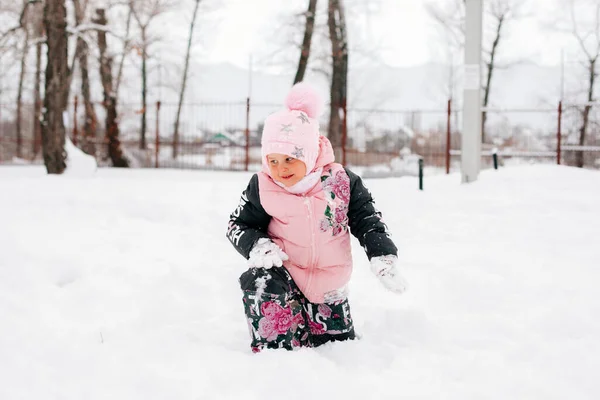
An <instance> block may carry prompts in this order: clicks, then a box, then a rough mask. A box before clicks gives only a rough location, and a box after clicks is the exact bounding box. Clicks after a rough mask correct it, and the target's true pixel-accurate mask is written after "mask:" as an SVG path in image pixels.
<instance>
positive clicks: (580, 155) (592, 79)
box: [575, 58, 598, 168]
mask: <svg viewBox="0 0 600 400" xmlns="http://www.w3.org/2000/svg"><path fill="white" fill-rule="evenodd" d="M596 61H598V59H597V58H593V59H591V60H589V62H590V66H589V69H590V70H589V73H590V75H589V86H588V95H587V101H588V103H591V102H593V101H594V85H595V84H596ZM591 110H592V105H591V104H586V106H585V107H584V108H583V111H582V113H581V116H582V117H583V118H582V119H583V121H582V123H581V128H579V145H580V146H585V140H586V134H587V128H588V125H589V121H590V112H591ZM584 155H585V153H584V152H583V151H582V150H580V151H578V152H577V153H576V158H575V163H576V166H577V167H579V168H583V166H584V165H585V160H584Z"/></svg>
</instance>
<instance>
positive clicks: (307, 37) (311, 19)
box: [294, 0, 317, 84]
mask: <svg viewBox="0 0 600 400" xmlns="http://www.w3.org/2000/svg"><path fill="white" fill-rule="evenodd" d="M316 12H317V0H309V2H308V10H307V11H306V27H305V28H304V39H303V40H302V49H301V51H300V61H298V71H297V72H296V77H295V78H294V84H296V83H298V82H302V81H303V80H304V74H305V73H306V67H307V65H308V57H309V56H310V44H311V42H312V35H313V31H314V28H315V14H316Z"/></svg>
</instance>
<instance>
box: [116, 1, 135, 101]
mask: <svg viewBox="0 0 600 400" xmlns="http://www.w3.org/2000/svg"><path fill="white" fill-rule="evenodd" d="M131 15H132V11H131V7H129V13H128V14H127V26H126V28H125V42H124V43H123V54H121V61H120V62H119V72H117V81H116V82H115V97H116V98H117V99H118V98H119V88H120V87H121V77H122V76H123V65H125V56H126V55H127V52H128V51H129V31H130V30H131Z"/></svg>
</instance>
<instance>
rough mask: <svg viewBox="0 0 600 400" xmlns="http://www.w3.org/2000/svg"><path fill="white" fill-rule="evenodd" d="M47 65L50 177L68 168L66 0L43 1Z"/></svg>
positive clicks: (45, 143)
mask: <svg viewBox="0 0 600 400" xmlns="http://www.w3.org/2000/svg"><path fill="white" fill-rule="evenodd" d="M44 25H45V27H46V35H47V45H48V62H47V64H46V81H45V86H46V90H45V96H44V120H43V123H42V149H43V153H44V163H45V165H46V169H47V171H48V173H49V174H61V173H62V172H63V171H64V170H65V169H66V167H67V165H66V156H67V155H66V152H65V133H66V132H65V126H64V123H63V113H64V111H65V110H66V108H67V96H68V92H69V86H68V77H69V74H70V71H69V65H68V63H69V59H68V53H67V44H68V43H67V10H66V7H65V0H46V3H45V5H44Z"/></svg>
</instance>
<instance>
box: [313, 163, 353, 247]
mask: <svg viewBox="0 0 600 400" xmlns="http://www.w3.org/2000/svg"><path fill="white" fill-rule="evenodd" d="M321 184H322V185H323V191H324V192H325V199H326V200H327V207H326V208H325V218H323V219H321V222H320V228H321V231H323V232H327V231H329V230H331V231H332V234H333V236H336V235H339V234H340V233H343V232H346V231H347V230H348V203H349V202H350V179H349V178H348V175H347V174H346V173H345V171H343V170H340V171H337V172H336V173H335V175H334V174H333V173H332V170H331V169H330V170H329V171H328V173H327V174H326V175H323V176H322V177H321Z"/></svg>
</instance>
